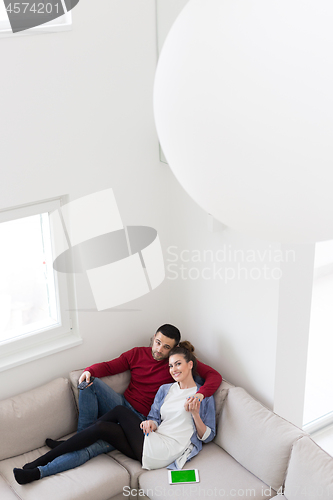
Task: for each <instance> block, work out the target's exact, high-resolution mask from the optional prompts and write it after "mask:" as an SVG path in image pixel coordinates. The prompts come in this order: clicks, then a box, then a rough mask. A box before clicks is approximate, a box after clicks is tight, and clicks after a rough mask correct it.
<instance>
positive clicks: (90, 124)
mask: <svg viewBox="0 0 333 500" xmlns="http://www.w3.org/2000/svg"><path fill="white" fill-rule="evenodd" d="M0 59H1V62H2V72H1V80H0V109H1V121H0V127H1V128H0V152H1V154H0V168H1V182H0V209H4V208H8V207H12V206H17V205H21V204H25V203H30V202H34V201H38V200H43V199H48V198H52V197H55V196H59V195H66V194H67V195H69V198H70V199H71V200H73V199H76V198H78V197H80V196H84V195H86V194H89V193H93V192H96V191H99V190H101V189H105V188H107V187H112V188H113V190H114V194H115V197H116V200H117V203H118V207H119V209H120V212H121V215H122V218H123V222H124V224H132V225H147V226H152V227H154V228H156V229H157V230H158V232H159V234H160V238H161V240H162V244H163V239H164V238H165V236H166V227H167V222H168V213H167V211H166V210H165V207H166V206H167V193H166V192H165V190H164V184H165V170H164V169H163V167H161V165H160V164H159V160H158V142H157V138H156V133H155V128H154V122H153V111H152V88H153V79H154V71H155V65H156V30H155V5H154V0H122V1H121V2H120V1H119V0H99V2H98V6H97V7H94V8H92V7H91V5H90V3H89V2H88V3H87V2H83V1H82V2H80V3H79V4H78V5H77V7H75V9H74V10H73V30H72V31H70V32H65V33H58V34H48V35H42V36H38V35H32V36H24V37H23V36H22V37H17V38H3V39H0ZM76 291H77V294H78V308H79V309H83V308H88V309H89V308H91V307H92V306H93V303H92V300H91V295H90V292H89V288H88V287H87V285H86V283H85V281H84V280H82V279H81V278H78V282H77V290H76ZM123 307H124V309H135V310H136V311H133V312H101V313H97V312H96V313H93V312H79V329H80V334H81V336H82V338H83V340H84V343H83V345H82V346H79V347H75V348H72V349H69V350H67V351H63V352H60V353H58V354H54V355H52V356H48V357H46V358H43V359H40V360H37V361H34V362H30V363H27V364H25V365H22V366H19V367H18V368H13V369H10V370H7V371H6V372H3V373H2V374H1V388H0V399H2V398H5V397H8V396H10V395H14V394H16V393H19V392H21V391H24V390H26V389H29V388H31V387H35V386H37V385H39V384H42V383H44V382H47V381H48V380H51V379H52V378H54V377H57V376H66V375H67V374H68V372H69V371H70V370H72V369H74V368H79V367H85V366H87V364H91V363H92V362H94V361H100V360H105V359H106V358H112V357H113V356H116V355H117V354H118V353H119V352H121V351H122V350H124V349H127V348H130V347H132V346H133V345H136V344H137V345H140V344H141V345H147V342H148V341H149V337H150V336H151V335H152V334H153V333H154V331H155V329H156V328H157V327H158V326H159V325H160V324H161V323H164V322H167V321H170V315H169V303H168V301H167V284H165V285H164V284H162V286H160V287H159V288H157V289H156V290H155V291H154V292H153V293H150V294H148V295H147V296H145V297H141V298H140V299H138V300H136V301H133V303H130V304H125V305H124V306H123Z"/></svg>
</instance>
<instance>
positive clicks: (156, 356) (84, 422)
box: [46, 324, 222, 474]
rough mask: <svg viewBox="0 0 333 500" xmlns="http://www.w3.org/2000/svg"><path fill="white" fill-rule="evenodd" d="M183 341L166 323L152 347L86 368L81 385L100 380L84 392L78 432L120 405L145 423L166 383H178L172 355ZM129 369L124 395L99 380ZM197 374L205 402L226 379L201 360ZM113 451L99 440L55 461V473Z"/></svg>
mask: <svg viewBox="0 0 333 500" xmlns="http://www.w3.org/2000/svg"><path fill="white" fill-rule="evenodd" d="M179 341H180V332H179V330H178V328H176V327H175V326H173V325H168V324H166V325H163V326H161V327H160V328H158V329H157V331H156V333H155V335H154V338H153V345H152V347H134V348H133V349H131V350H129V351H126V352H124V353H123V354H121V356H119V358H115V359H113V360H111V361H107V362H105V363H97V364H95V365H92V366H90V367H88V368H86V369H85V371H84V372H83V373H82V375H81V377H80V378H79V383H81V382H83V381H84V380H86V381H87V382H90V378H91V376H94V377H96V378H95V379H94V381H93V382H92V383H91V384H90V385H89V386H88V387H87V388H86V389H84V390H81V391H80V394H79V422H78V431H80V430H83V429H85V428H86V427H88V426H89V425H91V424H93V423H94V422H95V421H96V420H97V418H98V417H100V416H101V415H104V413H106V412H107V411H109V410H112V408H114V407H115V406H117V405H124V406H127V407H128V408H130V409H131V410H132V411H134V412H135V413H136V414H137V415H139V417H140V418H141V419H142V420H146V416H147V415H148V413H149V410H150V407H151V405H152V403H153V401H154V397H155V394H156V392H157V391H158V389H159V387H160V386H161V385H162V384H168V383H170V382H174V380H173V378H172V377H171V375H170V373H169V362H168V354H169V351H170V350H171V349H172V348H173V347H175V346H176V345H178V344H179ZM127 370H130V371H131V381H130V383H129V386H128V388H127V389H126V391H125V393H124V394H123V395H122V394H118V393H117V392H115V391H114V390H113V389H111V388H110V387H109V386H108V385H107V384H105V383H104V382H103V381H102V380H100V379H99V377H104V376H107V375H115V374H117V373H122V372H125V371H127ZM197 372H198V374H199V376H200V377H201V378H202V379H204V381H205V382H204V384H203V385H202V386H201V388H200V391H201V392H200V393H196V395H195V397H196V398H198V399H199V400H200V401H202V399H203V398H204V397H209V396H212V395H213V394H214V392H215V391H216V389H217V388H218V387H219V385H220V384H221V382H222V377H221V375H220V374H219V373H218V372H217V371H216V370H214V369H213V368H211V367H209V366H207V365H205V364H204V363H201V362H200V361H198V365H197ZM195 378H196V377H195ZM187 402H188V403H190V402H191V401H187ZM46 443H47V444H48V445H49V446H50V447H51V448H54V447H55V446H57V445H58V444H60V443H61V441H53V440H52V439H48V440H46ZM113 449H114V448H113V447H112V446H111V445H110V444H109V443H107V442H106V441H102V440H99V441H97V442H96V443H94V444H92V445H91V446H88V447H87V448H83V449H81V450H78V451H75V452H72V453H67V454H66V455H62V456H60V457H58V458H56V459H55V460H54V462H53V466H52V468H53V472H52V473H53V474H55V473H59V472H63V471H65V470H68V469H72V468H74V467H78V466H79V465H81V464H83V463H85V462H86V461H87V460H90V459H91V458H93V457H95V456H97V455H100V454H101V453H108V452H110V451H112V450H113Z"/></svg>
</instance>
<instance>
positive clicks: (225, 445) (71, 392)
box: [0, 370, 333, 500]
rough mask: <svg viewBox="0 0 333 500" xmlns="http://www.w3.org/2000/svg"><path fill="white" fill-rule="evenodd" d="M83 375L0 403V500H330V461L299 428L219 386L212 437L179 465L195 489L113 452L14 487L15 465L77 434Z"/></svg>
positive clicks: (115, 380) (123, 377)
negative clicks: (192, 476) (190, 474)
mask: <svg viewBox="0 0 333 500" xmlns="http://www.w3.org/2000/svg"><path fill="white" fill-rule="evenodd" d="M81 373H82V370H78V371H75V372H72V373H71V374H70V381H69V380H67V379H57V380H54V381H52V382H50V383H49V384H46V385H44V386H42V387H38V388H36V389H34V390H32V391H29V392H26V393H24V394H21V395H19V396H15V397H13V398H10V399H7V400H4V401H1V402H0V422H1V430H0V443H1V444H0V499H1V500H14V499H16V500H17V499H18V498H19V499H22V500H46V499H47V500H53V499H54V500H86V499H87V500H88V499H89V500H111V499H113V500H120V499H126V498H133V497H135V496H138V498H142V497H146V498H147V497H148V498H150V499H152V500H155V499H158V500H161V499H162V500H164V499H170V498H191V499H198V500H199V499H201V498H207V497H213V498H233V499H244V498H251V499H259V498H260V499H264V498H274V497H276V496H278V498H279V499H280V498H281V499H287V500H324V499H326V500H328V499H333V458H332V457H331V456H329V455H328V454H327V453H325V452H324V451H323V450H322V449H321V448H319V447H318V446H317V445H316V444H315V443H314V442H313V441H312V440H311V438H310V437H309V436H308V435H306V434H305V433H304V432H303V431H302V430H301V429H298V428H297V427H295V426H294V425H292V424H290V423H289V422H287V421H285V420H284V419H282V418H281V417H279V416H277V415H276V414H274V413H273V412H271V411H270V410H268V409H267V408H265V407H264V406H263V405H262V404H261V403H259V402H258V401H256V400H255V399H254V398H252V397H251V396H250V395H249V394H247V392H246V391H244V390H243V389H242V388H240V387H233V386H231V385H230V384H228V383H227V382H225V381H224V382H222V384H221V386H220V388H219V389H218V391H217V392H216V394H215V401H216V414H217V435H216V438H215V439H214V441H213V442H211V443H209V444H207V445H204V447H203V450H202V451H201V452H200V453H199V455H198V456H196V457H195V458H194V459H193V460H192V461H191V462H188V463H187V464H186V466H185V468H197V469H198V470H199V475H200V482H199V483H197V484H192V485H177V486H176V485H173V486H171V485H169V484H168V480H167V470H166V469H160V470H155V471H145V470H143V469H142V468H141V465H140V464H139V463H138V462H136V461H134V460H131V459H129V458H127V457H125V456H124V455H122V454H121V453H120V452H118V451H113V452H111V453H109V454H106V455H100V456H98V457H95V458H93V459H92V460H90V461H89V462H87V463H85V464H84V465H82V466H80V467H78V468H76V469H72V470H69V471H66V472H64V473H61V474H57V475H55V476H51V477H47V478H44V479H42V480H40V481H35V482H33V483H31V484H27V485H24V486H20V485H19V484H17V483H16V481H15V479H14V476H13V472H12V471H13V468H14V467H22V466H23V465H24V464H25V463H26V462H28V461H31V460H34V459H35V458H37V457H38V456H40V455H41V454H43V453H45V452H46V451H47V450H48V448H47V447H46V446H44V442H45V439H46V438H47V437H52V438H54V439H58V438H61V437H63V436H68V435H70V434H71V433H73V432H75V429H76V424H77V404H76V402H77V396H78V391H77V389H76V385H77V380H78V377H79V375H80V374H81ZM129 378H130V375H129V372H126V373H124V374H120V375H116V376H113V377H105V379H103V380H105V382H106V383H108V384H109V385H110V386H112V387H113V388H114V389H115V390H117V391H118V392H123V391H124V390H125V388H126V386H127V384H128V382H129ZM282 492H283V493H284V495H281V494H282Z"/></svg>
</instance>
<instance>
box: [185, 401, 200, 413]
mask: <svg viewBox="0 0 333 500" xmlns="http://www.w3.org/2000/svg"><path fill="white" fill-rule="evenodd" d="M200 404H201V401H200V399H199V398H197V397H196V396H193V397H191V398H187V400H186V401H185V404H184V407H185V410H186V411H190V412H191V413H192V415H193V416H194V415H199V412H200Z"/></svg>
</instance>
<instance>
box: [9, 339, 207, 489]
mask: <svg viewBox="0 0 333 500" xmlns="http://www.w3.org/2000/svg"><path fill="white" fill-rule="evenodd" d="M193 351H194V348H193V346H192V345H191V344H190V342H187V341H185V342H181V343H180V344H179V346H178V347H175V348H174V349H172V350H171V351H170V354H169V369H170V374H171V376H172V377H173V379H174V380H175V382H174V383H173V384H165V385H162V386H161V387H160V388H159V390H158V391H157V394H156V396H155V399H154V403H153V405H152V407H151V409H150V413H149V415H148V417H147V420H145V421H143V422H142V421H141V420H140V418H139V417H138V416H137V415H136V414H135V413H134V412H132V411H131V410H130V409H128V408H126V407H124V406H116V407H115V408H114V409H113V410H111V411H109V412H108V413H106V414H105V415H103V416H102V417H101V418H99V419H98V420H97V421H96V423H95V424H94V425H91V426H90V427H88V428H87V429H84V430H83V431H81V432H78V433H77V434H75V435H74V436H72V437H71V438H70V439H68V440H67V441H65V442H61V443H60V444H59V445H58V446H56V447H55V448H54V449H52V450H51V451H49V452H48V453H46V454H45V455H43V456H42V457H40V458H38V459H36V460H34V461H33V462H30V463H27V464H25V466H24V467H23V469H14V475H15V479H16V481H17V482H18V483H20V484H26V483H30V482H32V481H35V480H37V479H41V478H42V477H46V476H49V475H51V474H53V473H55V472H52V461H53V460H54V459H56V458H57V457H59V456H61V455H63V454H65V453H70V452H74V451H76V450H80V449H82V448H85V447H87V446H89V445H91V444H92V443H94V442H96V441H97V440H99V439H103V440H104V441H107V442H108V443H110V444H111V445H112V446H114V447H115V448H116V449H117V450H119V451H121V452H122V453H124V454H125V455H127V456H128V457H130V458H133V459H135V460H139V461H140V462H141V463H142V467H143V468H144V469H159V468H161V467H166V466H169V468H177V469H180V468H182V467H183V466H184V464H185V463H186V462H187V461H188V460H190V459H191V458H192V457H194V456H195V455H196V454H197V453H198V452H199V451H200V450H201V448H202V442H203V441H204V442H209V441H211V440H212V439H213V438H214V436H215V405H214V398H213V397H212V396H211V397H209V398H205V399H204V400H203V401H202V402H201V401H200V400H199V399H197V398H196V397H194V394H195V393H196V392H197V391H198V389H199V388H200V386H199V385H197V384H196V383H195V381H194V379H193V373H194V372H195V367H196V358H195V356H194V354H193ZM47 442H50V441H48V440H47ZM53 444H54V445H57V444H58V443H57V442H53Z"/></svg>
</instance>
